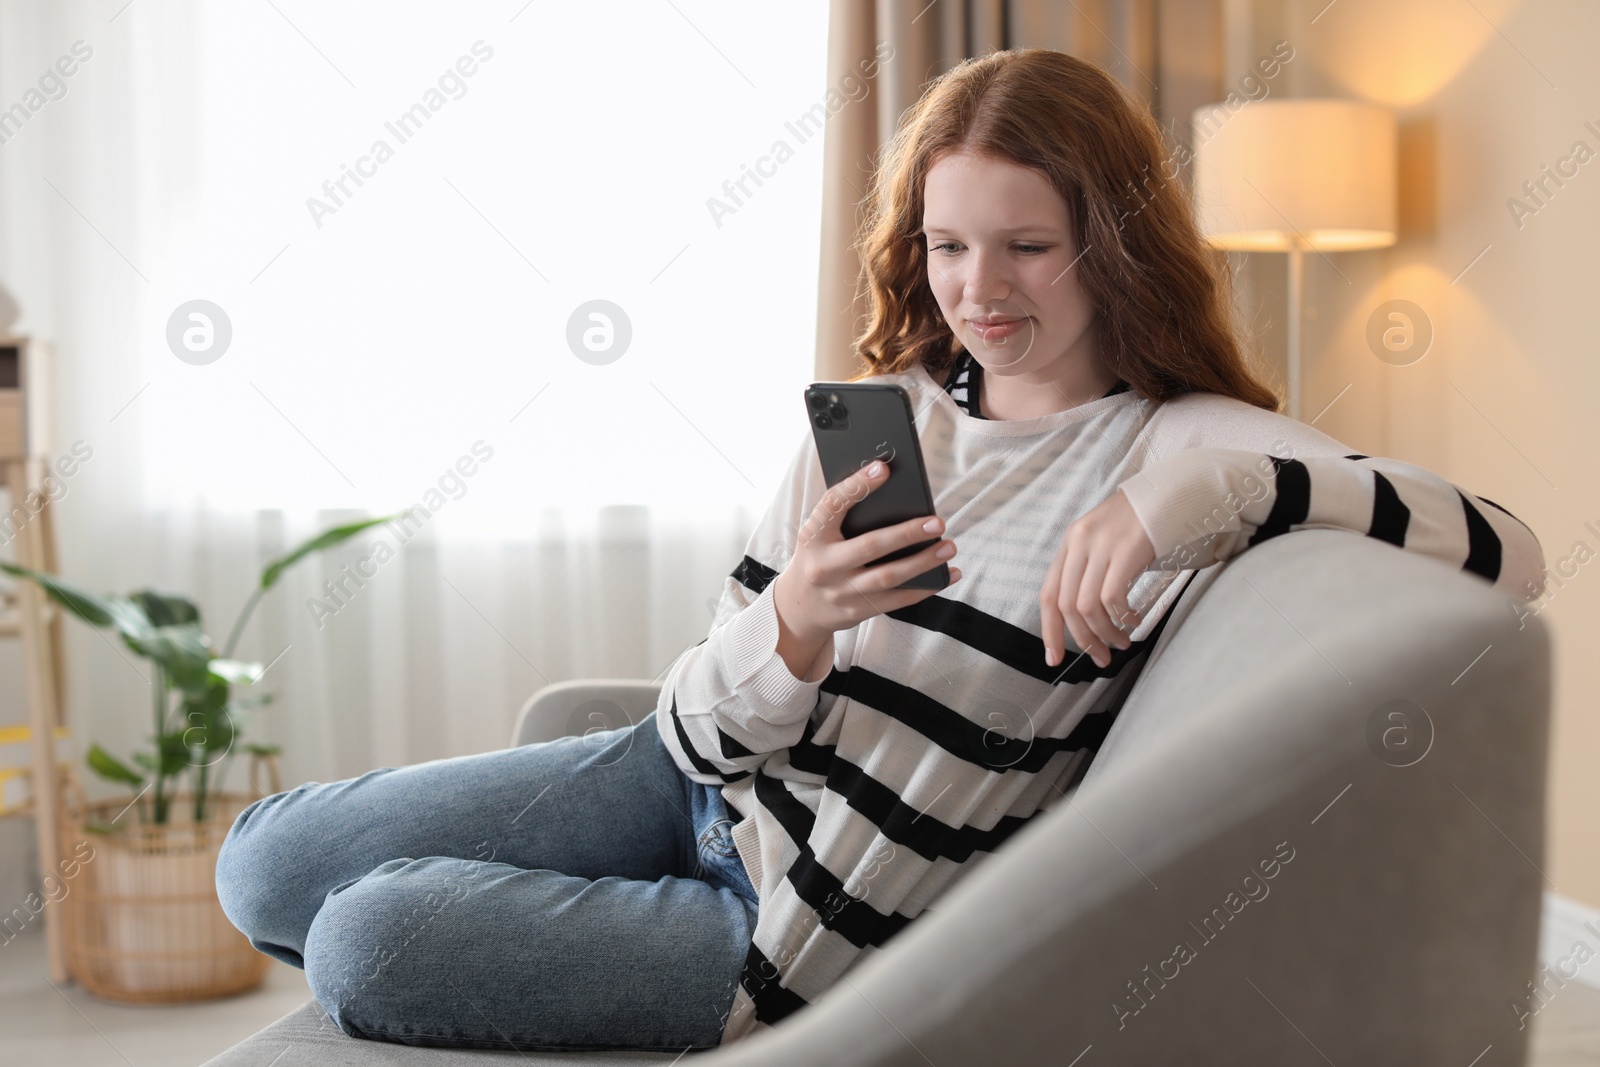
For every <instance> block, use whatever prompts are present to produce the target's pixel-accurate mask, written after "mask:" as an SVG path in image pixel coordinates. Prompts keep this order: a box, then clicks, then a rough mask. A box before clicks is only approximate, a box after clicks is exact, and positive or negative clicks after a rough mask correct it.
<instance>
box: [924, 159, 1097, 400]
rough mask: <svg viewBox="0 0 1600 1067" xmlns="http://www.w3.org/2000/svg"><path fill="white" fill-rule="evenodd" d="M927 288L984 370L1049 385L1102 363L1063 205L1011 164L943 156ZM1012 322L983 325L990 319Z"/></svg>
mask: <svg viewBox="0 0 1600 1067" xmlns="http://www.w3.org/2000/svg"><path fill="white" fill-rule="evenodd" d="M923 201H924V207H923V216H922V229H923V237H924V238H925V240H926V242H927V249H928V285H929V287H930V288H932V290H933V296H934V299H935V300H936V301H937V302H938V304H939V311H940V312H941V313H942V314H943V315H944V321H945V322H946V323H947V324H948V325H949V326H950V328H951V330H953V331H954V332H955V335H956V337H957V338H958V339H959V340H960V341H961V343H962V344H964V345H965V346H966V349H967V351H968V352H970V353H972V355H973V357H974V358H975V359H977V361H978V362H979V363H981V364H982V365H983V368H984V370H985V371H992V372H994V373H996V374H1001V375H1007V376H1013V375H1014V376H1017V377H1019V378H1023V379H1024V380H1030V381H1041V382H1042V381H1047V380H1051V379H1054V378H1055V377H1057V376H1058V375H1060V374H1062V373H1064V372H1066V371H1067V370H1068V369H1069V368H1068V366H1064V365H1063V361H1065V362H1066V363H1067V364H1076V363H1083V362H1097V356H1096V353H1095V345H1094V331H1093V329H1092V326H1093V323H1094V307H1093V305H1092V303H1091V302H1090V300H1089V297H1088V295H1087V294H1086V293H1085V292H1084V291H1083V287H1082V286H1081V285H1080V284H1079V280H1078V272H1077V270H1076V269H1075V267H1076V265H1077V260H1078V255H1079V252H1078V240H1077V235H1076V233H1075V232H1074V229H1073V220H1072V214H1071V212H1070V211H1069V210H1068V208H1067V203H1066V201H1065V200H1063V199H1062V198H1061V195H1060V194H1059V193H1057V192H1056V191H1055V189H1054V188H1053V187H1052V186H1051V185H1050V183H1049V182H1048V181H1047V180H1046V179H1045V177H1044V175H1042V174H1040V173H1039V172H1038V171H1036V170H1034V169H1032V168H1030V167H1022V166H1018V165H1017V164H1015V163H1012V162H1010V161H1009V160H999V159H994V158H992V157H989V156H985V155H978V154H975V153H970V152H965V151H962V152H947V153H945V154H944V155H942V156H940V157H939V158H938V159H937V160H936V161H935V163H934V164H933V166H932V167H931V168H930V169H929V170H928V175H927V179H926V181H925V183H924V186H923ZM993 320H1006V321H1007V322H1008V323H1009V324H1007V325H1000V326H997V327H996V326H989V327H985V326H984V325H982V324H983V323H985V322H989V321H993Z"/></svg>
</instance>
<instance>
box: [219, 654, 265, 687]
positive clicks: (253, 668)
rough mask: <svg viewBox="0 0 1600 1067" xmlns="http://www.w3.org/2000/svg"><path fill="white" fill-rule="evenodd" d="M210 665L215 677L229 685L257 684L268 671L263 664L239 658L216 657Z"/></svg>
mask: <svg viewBox="0 0 1600 1067" xmlns="http://www.w3.org/2000/svg"><path fill="white" fill-rule="evenodd" d="M210 667H211V676H212V677H213V678H219V679H221V680H222V681H224V682H226V683H228V684H229V685H255V684H256V683H257V682H259V681H260V680H261V676H262V675H263V674H265V673H266V668H265V667H263V666H262V665H261V664H259V663H248V662H246V661H244V660H238V659H214V660H212V661H211V664H210Z"/></svg>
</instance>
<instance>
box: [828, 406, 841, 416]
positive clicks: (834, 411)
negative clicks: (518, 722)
mask: <svg viewBox="0 0 1600 1067" xmlns="http://www.w3.org/2000/svg"><path fill="white" fill-rule="evenodd" d="M828 414H830V415H832V416H833V417H834V418H836V419H842V418H844V416H845V410H844V405H843V404H832V405H829V407H828Z"/></svg>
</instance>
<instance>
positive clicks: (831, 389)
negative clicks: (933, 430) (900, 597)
mask: <svg viewBox="0 0 1600 1067" xmlns="http://www.w3.org/2000/svg"><path fill="white" fill-rule="evenodd" d="M806 416H807V417H808V418H809V419H810V420H811V434H812V436H813V437H814V438H816V442H817V457H818V459H820V460H821V461H822V478H823V481H825V482H827V483H828V486H829V487H830V488H831V487H832V486H834V485H837V484H838V483H839V482H841V481H843V480H844V479H846V478H848V477H849V476H850V475H852V474H854V473H855V472H856V471H858V470H860V469H861V468H862V467H865V466H866V465H867V464H869V463H871V462H872V461H873V460H875V459H878V460H882V461H883V462H884V463H885V464H887V465H888V467H889V479H888V481H886V482H885V483H884V484H883V485H881V486H879V487H878V488H877V489H875V490H873V491H872V492H871V493H869V494H867V495H866V496H865V497H862V498H861V500H859V501H858V502H856V503H855V504H853V505H851V507H850V510H849V511H847V512H845V515H844V519H843V521H842V522H841V524H840V532H841V533H843V534H844V536H846V537H855V536H856V535H857V534H862V533H866V532H867V531H868V530H878V529H882V528H883V527H885V526H893V525H895V524H896V523H901V522H905V521H906V520H908V519H915V518H919V517H921V516H923V515H932V514H934V513H935V512H934V510H933V493H932V492H931V491H930V490H929V488H928V471H927V467H926V466H924V465H923V462H922V446H921V444H920V443H919V442H918V441H917V425H916V423H915V422H914V421H913V418H912V411H911V397H910V396H909V395H907V393H906V391H905V390H904V389H902V388H900V387H899V386H898V385H887V384H873V383H870V382H813V383H812V384H810V385H808V386H806ZM937 540H938V538H937V537H930V538H928V539H927V540H926V541H922V542H919V543H918V544H914V545H909V546H907V547H906V548H902V549H897V550H896V551H894V552H891V553H889V554H888V555H886V556H881V557H879V558H878V559H875V560H873V561H872V563H871V564H869V566H876V565H877V564H879V563H888V562H890V561H891V560H897V559H900V558H902V557H904V556H910V555H914V554H916V553H918V552H920V551H922V550H923V549H924V548H927V547H928V546H929V545H931V544H933V543H934V542H935V541H937ZM949 584H950V568H949V567H948V566H947V565H945V564H943V563H940V564H938V565H937V566H935V567H933V568H932V569H931V570H927V571H924V572H923V573H921V574H919V575H917V576H916V577H914V578H910V579H908V580H906V581H904V582H901V583H900V586H899V587H900V588H901V589H943V588H944V587H945V586H947V585H949Z"/></svg>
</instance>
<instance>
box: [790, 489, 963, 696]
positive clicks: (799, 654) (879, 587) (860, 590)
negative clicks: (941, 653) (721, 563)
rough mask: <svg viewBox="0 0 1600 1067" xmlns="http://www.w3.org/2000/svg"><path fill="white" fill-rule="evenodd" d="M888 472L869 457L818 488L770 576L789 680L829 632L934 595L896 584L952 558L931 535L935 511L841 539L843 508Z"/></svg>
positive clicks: (935, 529) (953, 573)
mask: <svg viewBox="0 0 1600 1067" xmlns="http://www.w3.org/2000/svg"><path fill="white" fill-rule="evenodd" d="M888 477H889V470H888V468H887V465H885V464H884V463H883V462H881V461H874V462H872V463H869V464H867V465H866V466H865V467H863V468H862V469H861V470H858V471H857V472H856V473H854V474H852V475H850V476H849V477H847V478H844V479H843V480H841V481H839V482H837V483H836V484H834V485H833V486H832V487H831V488H830V489H829V490H828V491H827V492H826V493H824V494H823V497H822V499H821V500H820V501H818V503H817V506H816V507H815V508H814V509H813V510H812V512H811V515H810V516H809V517H808V518H807V520H806V522H805V524H804V525H803V526H802V527H801V530H800V537H799V539H798V544H797V545H796V546H795V553H794V557H793V558H792V559H791V560H790V562H789V565H788V566H786V567H785V568H784V569H783V570H782V571H781V572H780V573H779V574H778V577H777V578H776V579H775V581H774V589H773V598H774V599H773V606H774V607H775V608H776V609H777V614H778V626H779V641H778V652H779V654H780V655H781V656H783V659H784V662H785V663H787V664H788V665H789V669H790V671H791V672H793V673H794V674H795V676H796V677H800V672H801V671H803V670H804V669H805V668H806V666H807V665H809V664H810V663H811V662H812V661H813V660H815V659H816V656H817V653H818V652H820V651H821V649H822V647H823V646H824V645H826V644H829V643H831V641H832V639H833V635H834V633H836V632H837V631H839V630H848V629H849V628H850V627H852V626H855V625H856V624H858V623H860V622H862V621H863V620H865V619H869V618H871V617H872V616H874V615H881V614H883V613H885V612H889V611H894V610H896V609H898V608H903V607H906V606H907V605H909V604H915V603H917V602H918V601H921V600H926V599H927V598H928V597H930V596H933V595H934V594H936V593H937V592H939V590H938V589H927V588H902V586H904V584H905V583H906V582H908V581H910V580H911V579H912V578H915V577H916V576H918V575H921V574H925V573H927V572H928V571H930V570H932V569H934V568H935V567H939V566H940V565H942V564H945V563H946V562H947V561H948V560H949V559H951V558H952V557H953V556H955V554H956V546H955V543H954V542H952V541H947V540H944V539H943V538H941V537H940V536H939V535H940V534H942V533H943V532H944V522H943V520H941V519H940V518H939V517H938V516H936V515H922V516H917V517H915V518H912V519H910V520H907V521H904V522H900V523H896V524H894V525H892V526H884V527H880V528H878V529H874V530H868V531H866V532H864V533H860V534H857V535H856V536H854V537H846V536H844V533H843V525H844V519H845V515H846V514H847V513H848V512H849V510H850V508H852V507H854V506H855V505H856V504H858V503H859V502H860V501H861V500H863V499H865V498H866V497H867V496H868V495H870V494H871V493H873V492H874V491H875V490H877V489H879V488H881V487H882V486H883V485H884V484H885V483H886V482H887V480H888ZM923 542H931V543H928V544H926V545H925V546H924V547H923V548H921V549H920V550H918V551H916V552H913V553H911V554H909V555H904V556H901V557H900V558H897V559H892V560H888V561H884V562H877V561H879V560H881V559H882V557H884V556H886V555H892V554H894V553H897V552H903V551H905V550H907V549H910V548H913V547H914V546H916V545H919V544H922V543H923ZM949 574H950V583H951V584H954V583H955V582H956V580H957V579H959V578H960V577H961V572H960V570H959V569H957V568H955V567H950V568H949ZM946 588H947V587H946Z"/></svg>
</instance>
